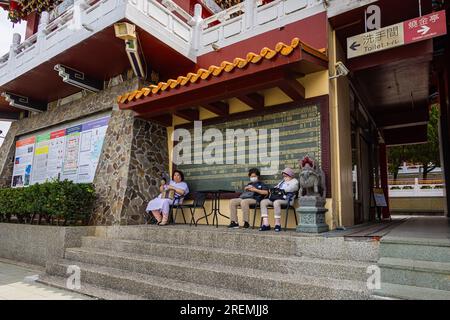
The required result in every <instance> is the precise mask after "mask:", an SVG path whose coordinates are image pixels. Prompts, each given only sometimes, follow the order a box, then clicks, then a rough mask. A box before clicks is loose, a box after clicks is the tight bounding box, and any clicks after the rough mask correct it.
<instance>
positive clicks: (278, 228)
mask: <svg viewBox="0 0 450 320" xmlns="http://www.w3.org/2000/svg"><path fill="white" fill-rule="evenodd" d="M273 230H275V232H280V231H281V226H280V225H276V226H275V228H273Z"/></svg>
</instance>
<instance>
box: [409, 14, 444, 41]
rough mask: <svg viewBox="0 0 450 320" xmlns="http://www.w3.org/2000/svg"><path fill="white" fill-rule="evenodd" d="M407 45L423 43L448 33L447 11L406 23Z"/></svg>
mask: <svg viewBox="0 0 450 320" xmlns="http://www.w3.org/2000/svg"><path fill="white" fill-rule="evenodd" d="M404 28H405V44H407V43H413V42H417V41H423V40H426V39H431V38H434V37H438V36H441V35H444V34H446V33H447V25H446V17H445V11H439V12H433V13H432V14H429V15H426V16H423V17H420V18H416V19H412V20H409V21H406V22H404Z"/></svg>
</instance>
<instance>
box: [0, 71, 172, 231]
mask: <svg viewBox="0 0 450 320" xmlns="http://www.w3.org/2000/svg"><path fill="white" fill-rule="evenodd" d="M140 85H141V84H140V83H139V80H138V79H132V80H129V81H126V82H123V83H121V84H119V85H117V86H114V87H111V88H108V89H106V90H104V91H101V92H99V93H97V94H88V95H87V96H85V97H83V98H81V99H79V100H76V101H73V102H71V103H68V104H65V105H63V106H57V107H55V106H53V107H52V108H50V109H49V111H47V112H43V113H40V114H37V115H33V116H32V117H30V118H26V119H22V120H19V121H16V122H14V123H13V124H12V125H11V129H10V130H9V132H8V134H7V137H6V139H5V141H4V143H3V146H2V147H1V148H0V187H8V186H10V185H11V177H12V171H13V159H14V152H15V141H16V140H17V137H18V136H21V135H24V134H29V133H33V132H36V131H38V130H41V129H47V128H49V127H51V126H54V125H60V124H63V123H65V122H69V121H74V120H77V119H82V118H85V117H87V116H91V115H94V114H97V113H101V112H105V111H108V110H112V114H111V118H110V122H109V125H108V130H107V132H106V136H105V140H104V143H103V149H102V153H101V155H100V159H99V164H98V167H97V171H96V175H95V178H94V185H95V188H96V192H97V194H98V199H97V201H96V205H95V210H94V214H93V216H92V219H91V224H95V225H118V224H122V225H124V224H138V223H141V222H142V221H143V213H144V211H145V207H146V204H147V202H148V201H149V200H150V199H152V198H153V197H155V196H156V195H157V194H158V193H159V188H158V186H159V180H160V177H161V173H162V172H168V168H169V155H168V143H167V131H166V128H164V127H161V126H159V125H157V124H154V123H151V122H147V121H144V120H140V119H135V118H134V114H133V112H132V111H118V108H117V96H118V95H120V94H123V93H124V92H129V91H132V90H134V89H136V88H138V87H139V86H140Z"/></svg>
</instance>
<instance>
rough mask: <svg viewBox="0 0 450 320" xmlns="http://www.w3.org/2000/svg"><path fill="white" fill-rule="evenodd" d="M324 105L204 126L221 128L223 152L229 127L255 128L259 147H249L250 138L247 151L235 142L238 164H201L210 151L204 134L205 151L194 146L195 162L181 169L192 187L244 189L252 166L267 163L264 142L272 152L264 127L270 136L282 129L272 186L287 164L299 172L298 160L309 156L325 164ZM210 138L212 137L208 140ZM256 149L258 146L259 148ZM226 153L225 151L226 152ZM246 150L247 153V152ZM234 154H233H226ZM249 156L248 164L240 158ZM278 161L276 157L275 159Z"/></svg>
mask: <svg viewBox="0 0 450 320" xmlns="http://www.w3.org/2000/svg"><path fill="white" fill-rule="evenodd" d="M320 121H321V115H320V107H319V106H316V105H313V106H307V107H301V108H298V109H292V110H288V111H285V112H279V113H273V114H268V115H262V116H257V117H253V118H247V119H242V120H235V121H228V122H226V123H222V124H217V125H210V126H203V128H202V131H203V133H204V134H205V133H207V132H208V131H209V130H210V129H211V130H215V129H218V130H219V131H220V132H221V133H222V135H223V137H224V138H223V139H224V146H223V151H225V150H226V143H225V141H226V131H227V130H228V129H234V130H238V129H243V130H244V131H245V130H247V129H255V130H256V131H257V133H258V137H257V139H258V145H257V146H256V147H255V146H253V147H250V146H249V140H247V145H246V148H245V151H244V152H242V150H241V151H239V150H238V143H235V145H234V154H233V155H232V157H234V160H233V159H231V160H232V161H233V162H234V163H233V164H227V162H226V159H225V160H224V162H223V164H217V163H211V164H208V163H206V162H205V161H204V160H203V161H201V163H200V164H199V163H197V164H196V163H195V160H198V158H199V156H200V157H201V156H202V155H203V157H204V156H205V152H207V150H208V145H210V144H211V142H210V141H207V142H205V137H203V148H202V150H195V148H193V152H192V154H193V161H192V163H191V164H181V165H177V166H176V167H177V169H179V170H182V171H183V173H184V175H185V179H186V182H187V183H188V184H189V187H190V189H191V190H193V191H195V190H206V189H224V190H236V191H239V190H242V188H243V187H244V185H246V184H247V183H248V176H247V172H248V169H250V168H252V167H257V168H259V169H260V170H261V169H263V168H264V167H266V166H267V163H263V162H262V161H260V160H261V158H260V155H261V152H262V151H266V150H262V149H264V146H263V145H262V144H261V141H267V145H266V147H267V153H268V154H269V155H270V154H271V151H272V150H271V148H272V146H271V139H270V138H267V139H266V137H265V136H263V135H261V134H260V131H259V130H260V129H267V135H268V136H270V135H271V130H272V129H278V130H279V144H278V145H279V152H278V153H279V157H278V158H279V159H278V160H279V162H278V165H277V167H276V168H275V169H276V170H275V171H276V173H275V174H270V175H264V176H263V179H264V182H265V183H267V184H269V185H275V184H277V183H278V182H279V181H280V180H281V178H282V177H281V173H280V172H281V170H283V169H284V168H285V167H291V168H293V169H294V171H295V172H296V174H297V175H298V173H299V165H298V160H299V159H301V158H303V157H304V156H305V155H309V156H311V157H314V158H315V159H316V161H317V163H318V164H320V163H321V132H320ZM190 133H191V136H192V138H193V140H194V139H195V138H194V136H195V133H194V129H191V130H190ZM206 140H208V139H206ZM261 147H263V148H261ZM255 148H256V149H255ZM224 153H225V152H224ZM244 153H245V154H244ZM226 156H230V155H226ZM251 157H257V158H258V161H257V163H256V164H255V163H254V162H252V161H250V159H251ZM242 159H245V163H242V162H240V161H239V160H242ZM272 160H274V159H272Z"/></svg>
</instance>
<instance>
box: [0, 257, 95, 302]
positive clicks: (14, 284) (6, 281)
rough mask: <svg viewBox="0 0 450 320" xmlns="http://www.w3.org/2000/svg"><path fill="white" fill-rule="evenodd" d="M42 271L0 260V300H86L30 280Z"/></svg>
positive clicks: (77, 295)
mask: <svg viewBox="0 0 450 320" xmlns="http://www.w3.org/2000/svg"><path fill="white" fill-rule="evenodd" d="M42 272H43V270H42V269H39V268H36V267H32V266H24V265H16V264H12V263H11V262H9V261H5V260H0V300H88V299H90V298H89V297H87V296H83V295H80V294H76V293H72V292H69V291H65V290H60V289H57V288H53V287H50V286H46V285H43V284H40V283H36V282H34V281H33V280H32V278H33V276H35V275H37V274H39V273H42Z"/></svg>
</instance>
